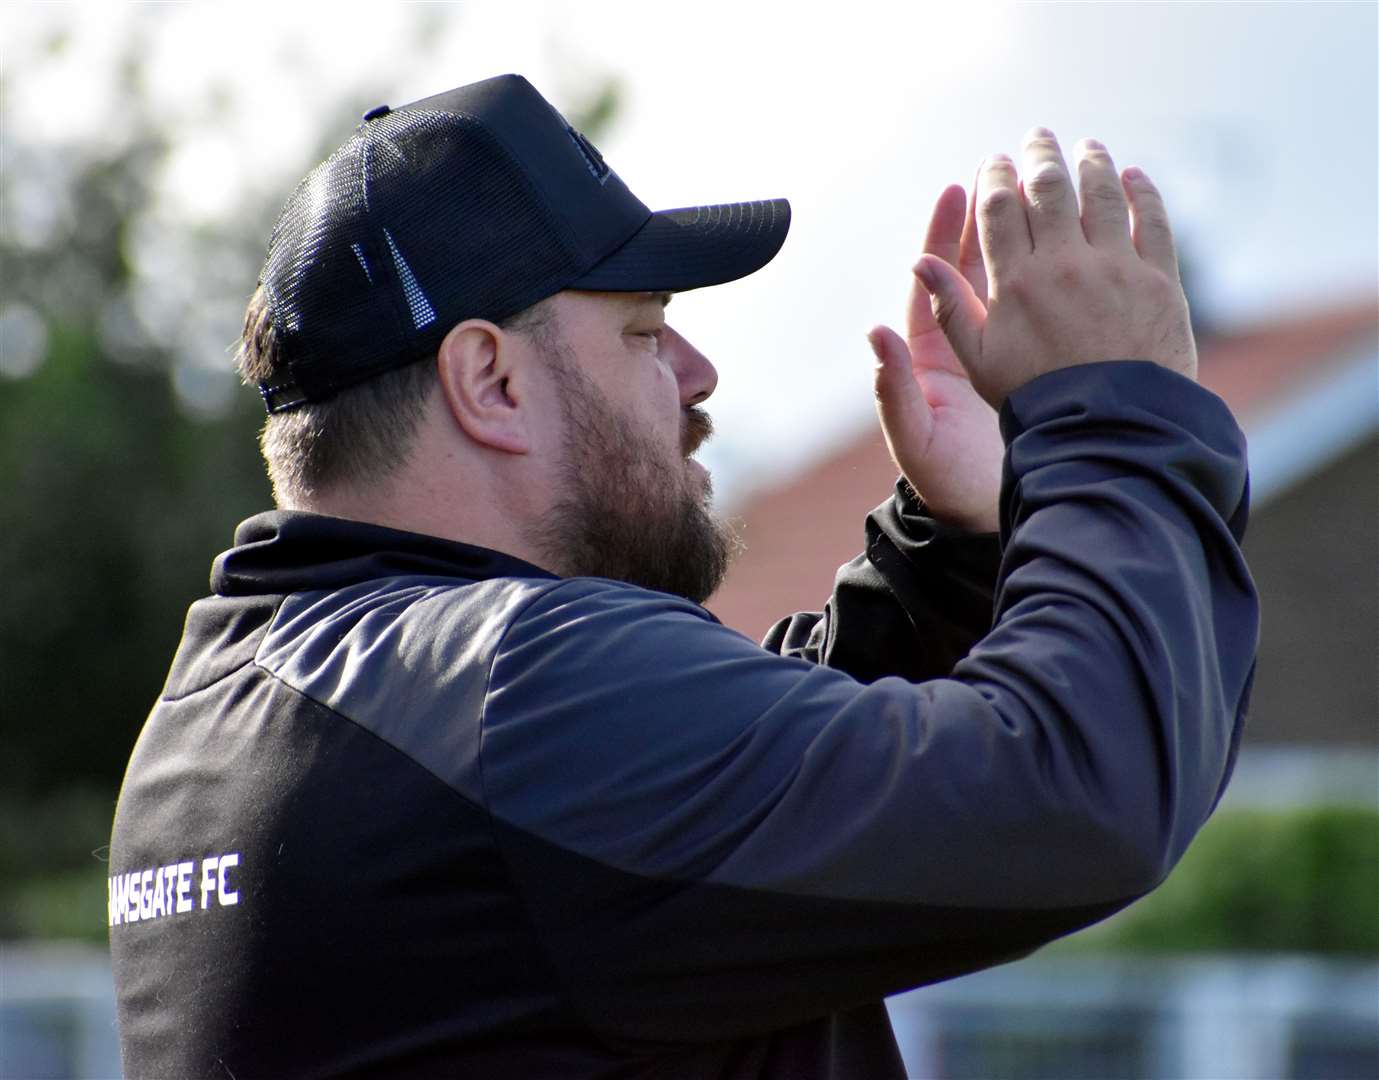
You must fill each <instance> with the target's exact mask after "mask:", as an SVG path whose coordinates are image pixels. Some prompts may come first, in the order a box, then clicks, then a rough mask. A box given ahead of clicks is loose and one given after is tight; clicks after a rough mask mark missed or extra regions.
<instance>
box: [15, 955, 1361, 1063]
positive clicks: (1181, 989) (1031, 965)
mask: <svg viewBox="0 0 1379 1080" xmlns="http://www.w3.org/2000/svg"><path fill="white" fill-rule="evenodd" d="M0 980H2V981H0V1077H4V1078H7V1080H18V1078H21V1077H22V1078H24V1080H41V1078H44V1077H64V1078H82V1077H91V1078H100V1080H108V1078H112V1077H117V1076H119V1052H118V1046H117V1042H116V1037H115V1028H114V1022H115V1009H114V1002H113V1000H112V996H111V985H110V964H109V959H108V957H107V956H106V954H105V952H104V950H102V949H100V948H98V947H65V946H55V945H31V946H13V945H6V946H4V947H3V951H0ZM888 1004H889V1007H890V1011H891V1017H892V1020H893V1021H894V1024H895V1029H896V1035H897V1037H898V1039H899V1040H900V1046H901V1051H902V1053H903V1054H904V1056H905V1062H906V1065H907V1066H908V1071H909V1074H910V1075H911V1076H912V1077H922V1078H925V1080H1119V1078H1125V1080H1148V1078H1154V1077H1158V1078H1164V1080H1379V964H1374V963H1368V962H1354V961H1342V960H1324V959H1321V958H1317V957H1312V956H1286V957H1268V958H1243V957H1236V956H1221V957H1213V958H1197V957H1194V958H1190V959H1188V958H1181V959H1178V958H1162V957H1152V958H1150V957H1145V958H1128V957H1120V956H1114V955H1103V954H1095V955H1090V954H1089V955H1077V956H1058V955H1047V956H1035V957H1033V958H1031V959H1029V960H1026V961H1023V962H1021V963H1018V964H1012V965H1009V966H1007V967H1002V968H996V969H994V970H991V971H985V972H981V973H980V974H977V975H971V976H968V977H966V978H963V979H955V980H953V981H951V982H947V983H942V984H940V985H937V986H931V987H926V988H925V989H922V990H915V991H912V992H911V993H908V994H902V995H900V996H898V997H895V998H892V999H891V1000H890V1002H889V1003H888Z"/></svg>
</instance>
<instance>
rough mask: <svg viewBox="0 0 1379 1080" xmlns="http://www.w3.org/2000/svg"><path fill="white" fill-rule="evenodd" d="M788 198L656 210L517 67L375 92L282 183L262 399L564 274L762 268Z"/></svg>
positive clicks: (501, 310)
mask: <svg viewBox="0 0 1379 1080" xmlns="http://www.w3.org/2000/svg"><path fill="white" fill-rule="evenodd" d="M789 226H790V204H789V203H787V202H786V201H785V200H784V199H771V200H766V201H762V202H745V203H730V204H726V205H720V206H697V207H687V208H685V209H680V210H662V211H659V212H656V213H652V212H651V211H650V210H648V209H647V208H646V206H645V205H644V204H643V203H642V202H641V200H640V199H638V198H637V197H636V196H635V195H633V194H632V192H630V191H629V190H628V189H627V186H626V185H625V184H624V183H623V182H622V180H620V179H619V178H618V175H617V173H615V172H613V170H612V169H610V168H609V167H608V165H607V163H606V162H605V161H604V160H603V157H602V155H600V154H599V152H598V150H596V149H595V148H594V146H593V144H592V143H590V142H589V140H588V139H586V138H585V137H584V136H583V135H581V134H580V133H579V132H578V131H576V130H575V129H574V128H573V127H571V126H570V125H569V124H568V123H566V121H565V119H564V117H562V116H561V115H560V113H558V112H556V110H555V109H554V108H552V106H551V105H550V104H549V103H548V102H547V101H546V100H545V99H544V98H543V97H542V96H541V95H540V94H539V93H537V92H536V89H535V88H534V87H533V86H532V85H531V83H529V82H527V80H526V79H524V78H522V77H521V76H520V75H501V76H499V77H497V78H493V79H485V80H484V81H483V82H477V83H473V84H471V85H469V86H461V87H459V88H458V89H456V90H450V91H448V92H446V93H444V94H437V95H436V96H434V97H429V98H425V99H423V100H421V101H417V102H414V103H412V104H411V105H406V106H403V107H402V108H398V109H389V108H388V107H387V106H386V105H385V106H379V107H378V108H376V109H373V110H371V111H370V112H368V113H367V114H366V115H365V117H364V122H363V123H362V124H361V125H360V126H359V127H358V128H357V129H356V130H355V132H354V134H353V135H352V136H350V138H349V140H348V141H347V142H346V143H345V145H344V146H342V147H340V149H339V150H337V151H335V153H333V154H332V155H331V156H330V157H329V158H327V159H326V160H325V161H324V162H322V163H321V164H320V165H318V166H316V168H315V169H313V170H312V171H311V172H310V173H309V174H308V175H307V177H306V179H305V180H303V181H302V183H301V184H300V185H299V186H298V188H297V190H296V191H295V192H293V194H292V197H291V198H290V199H288V202H287V205H286V206H285V207H284V208H283V211H282V214H281V215H280V216H279V218H278V222H277V224H276V225H275V226H274V228H273V235H272V238H271V239H270V240H269V243H268V259H267V261H266V262H265V263H264V266H263V271H262V274H261V276H260V284H261V285H262V286H263V289H264V292H265V294H266V297H267V302H268V304H269V307H270V310H271V313H272V319H273V326H274V329H275V332H276V335H277V340H278V343H279V346H280V349H281V356H282V358H283V363H282V365H281V366H280V369H279V370H278V371H276V372H274V374H273V375H272V377H271V378H270V379H268V380H267V381H266V382H263V383H260V384H259V392H260V393H261V394H262V395H263V400H264V404H265V406H266V407H267V409H268V411H269V412H270V413H276V412H283V411H285V410H287V409H291V408H294V407H295V406H298V405H301V404H303V403H305V402H308V401H320V400H322V399H324V398H327V397H329V396H330V395H332V394H334V393H335V392H337V391H338V390H341V389H343V388H344V387H346V386H350V385H352V384H354V383H357V382H361V381H362V380H364V379H367V378H370V377H371V376H374V375H378V374H380V373H382V372H384V371H387V370H390V369H392V368H396V367H401V366H402V365H404V364H408V363H412V362H413V361H416V360H420V359H422V358H424V357H426V356H429V355H432V354H434V353H435V351H436V349H437V348H438V347H439V346H440V343H441V340H442V339H443V338H444V337H445V335H446V333H448V332H449V330H450V328H451V327H452V326H454V325H455V324H456V323H458V322H462V321H463V320H465V319H469V318H483V319H489V320H492V321H494V322H498V321H501V320H503V319H505V318H507V317H508V316H510V315H514V314H516V313H517V312H519V311H521V310H522V309H523V308H526V307H529V306H530V305H532V304H534V303H536V302H537V301H538V300H541V299H543V298H545V297H547V296H550V295H552V294H553V293H556V292H559V291H560V290H561V289H569V288H574V289H593V290H599V291H606V292H676V291H681V290H684V289H694V288H698V287H700V286H703V285H716V284H719V283H721V282H725V281H732V280H733V279H734V278H739V277H743V276H745V275H747V274H750V273H752V272H753V271H754V270H759V269H760V268H761V267H763V266H765V265H766V263H767V262H769V261H770V260H771V258H772V256H774V255H775V254H776V252H777V251H779V250H780V246H781V244H782V243H783V242H784V240H785V234H786V231H787V229H788V228H789Z"/></svg>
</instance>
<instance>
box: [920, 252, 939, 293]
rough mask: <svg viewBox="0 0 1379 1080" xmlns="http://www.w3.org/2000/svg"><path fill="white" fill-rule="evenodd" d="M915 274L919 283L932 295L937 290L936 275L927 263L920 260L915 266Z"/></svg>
mask: <svg viewBox="0 0 1379 1080" xmlns="http://www.w3.org/2000/svg"><path fill="white" fill-rule="evenodd" d="M915 273H916V274H917V275H918V276H919V280H920V283H921V284H922V285H923V286H924V287H925V288H926V289H928V290H929V292H931V293H932V292H933V291H934V290H935V289H937V288H938V275H937V274H935V273H934V268H933V267H932V266H930V265H929V264H928V263H927V262H924V261H923V260H921V261H920V262H919V263H917V264H916V266H915Z"/></svg>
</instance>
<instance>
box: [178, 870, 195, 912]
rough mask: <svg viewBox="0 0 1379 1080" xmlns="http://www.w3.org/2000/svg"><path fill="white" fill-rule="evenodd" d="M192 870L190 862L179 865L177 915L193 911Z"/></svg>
mask: <svg viewBox="0 0 1379 1080" xmlns="http://www.w3.org/2000/svg"><path fill="white" fill-rule="evenodd" d="M192 868H193V864H192V863H189V862H180V863H178V864H177V913H178V914H179V915H180V914H181V913H182V912H184V911H191V909H192V906H193V905H192V898H191V895H190V894H191V891H192Z"/></svg>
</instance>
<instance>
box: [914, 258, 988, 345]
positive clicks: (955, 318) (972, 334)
mask: <svg viewBox="0 0 1379 1080" xmlns="http://www.w3.org/2000/svg"><path fill="white" fill-rule="evenodd" d="M915 276H916V277H917V278H919V283H920V284H921V285H923V286H924V291H925V292H927V293H928V294H929V303H930V306H931V307H932V308H933V312H934V321H935V322H937V323H938V325H939V329H941V330H942V331H943V336H944V337H946V338H947V339H948V344H949V345H950V346H951V347H952V349H953V352H955V353H956V354H957V357H958V359H959V360H960V361H962V365H963V367H967V368H970V365H971V362H972V361H975V360H980V359H981V355H982V328H983V327H984V326H986V305H984V304H983V303H982V302H981V299H980V297H978V296H977V293H976V291H975V290H974V289H973V288H972V283H971V282H970V281H968V280H967V279H966V278H965V277H963V276H962V275H961V274H960V273H958V271H957V270H955V269H954V268H953V267H952V266H950V265H949V264H948V263H946V262H944V261H943V260H942V259H940V258H939V257H938V256H937V255H930V254H927V253H926V254H924V255H921V256H920V257H919V262H918V263H916V264H915Z"/></svg>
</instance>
